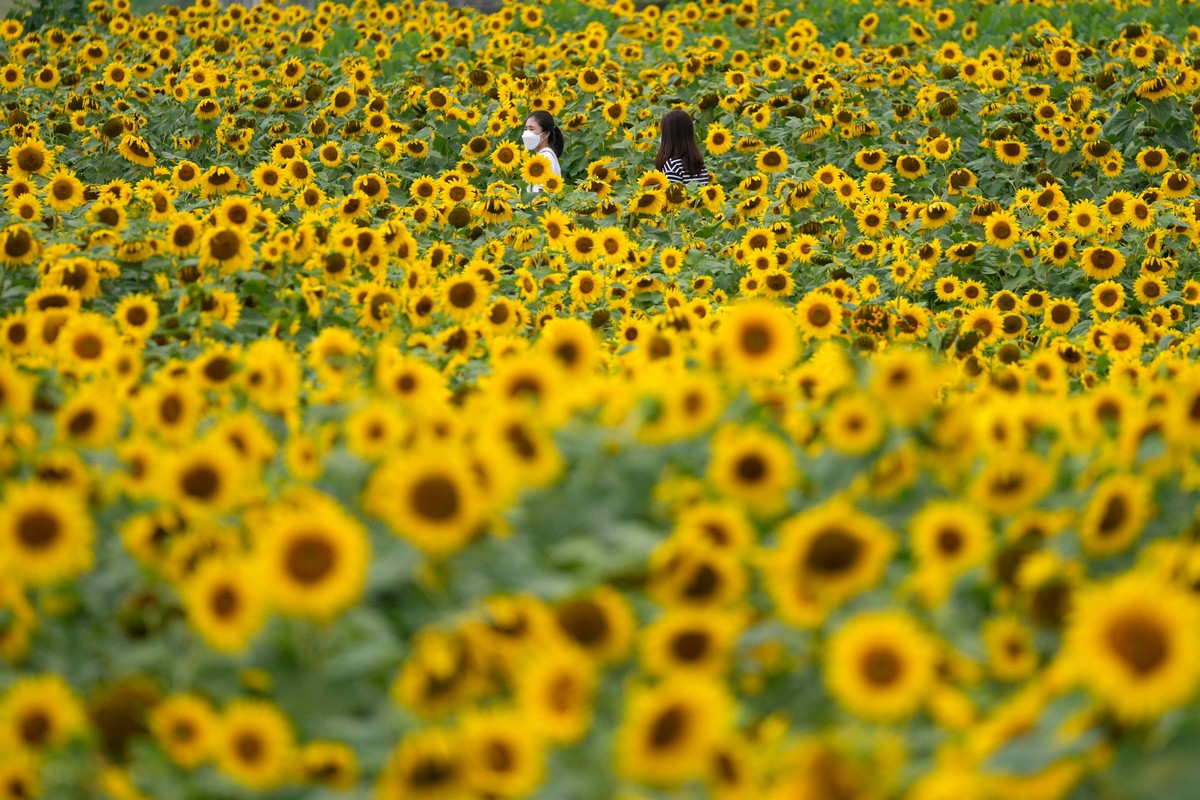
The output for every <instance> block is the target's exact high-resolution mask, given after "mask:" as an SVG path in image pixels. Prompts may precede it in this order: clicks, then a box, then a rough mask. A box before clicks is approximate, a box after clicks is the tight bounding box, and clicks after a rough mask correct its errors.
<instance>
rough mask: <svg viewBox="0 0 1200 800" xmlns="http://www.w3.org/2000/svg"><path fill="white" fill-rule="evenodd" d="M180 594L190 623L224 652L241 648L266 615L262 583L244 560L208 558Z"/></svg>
mask: <svg viewBox="0 0 1200 800" xmlns="http://www.w3.org/2000/svg"><path fill="white" fill-rule="evenodd" d="M182 594H183V598H184V605H185V607H186V609H187V614H188V621H189V623H190V624H191V626H192V627H193V628H194V629H195V630H196V631H197V632H198V633H199V634H200V635H201V636H203V637H204V639H205V641H207V642H208V644H209V645H210V646H211V647H212V648H213V649H215V650H219V651H221V652H224V653H239V652H241V651H243V650H245V649H246V645H247V644H248V643H249V642H250V640H251V639H252V638H253V637H254V635H255V634H256V633H258V630H259V628H261V627H262V624H263V621H264V619H265V617H266V611H267V609H266V599H265V597H264V587H263V586H262V584H261V582H260V581H259V580H258V577H257V573H256V572H255V570H254V569H252V566H251V565H250V564H249V563H248V562H242V561H236V560H229V559H219V558H212V559H208V560H206V561H204V562H203V564H202V565H201V566H200V568H199V569H198V570H197V571H196V573H195V574H194V575H193V576H192V577H191V578H190V579H189V580H188V582H187V584H186V585H185V586H184V587H183V589H182Z"/></svg>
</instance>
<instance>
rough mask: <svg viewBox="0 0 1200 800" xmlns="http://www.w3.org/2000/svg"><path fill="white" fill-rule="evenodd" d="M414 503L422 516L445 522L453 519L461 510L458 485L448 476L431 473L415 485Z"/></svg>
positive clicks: (413, 490) (413, 491) (413, 492)
mask: <svg viewBox="0 0 1200 800" xmlns="http://www.w3.org/2000/svg"><path fill="white" fill-rule="evenodd" d="M412 504H413V509H414V510H415V511H416V512H417V514H419V515H420V516H421V517H423V518H425V519H429V520H433V521H435V522H444V521H445V520H448V519H452V518H453V517H454V515H455V514H457V513H458V511H459V506H460V501H459V496H458V487H457V486H455V485H454V482H453V481H450V480H448V479H447V478H444V477H442V476H440V475H430V476H428V477H425V478H422V479H421V480H419V481H417V483H416V485H414V486H413V489H412Z"/></svg>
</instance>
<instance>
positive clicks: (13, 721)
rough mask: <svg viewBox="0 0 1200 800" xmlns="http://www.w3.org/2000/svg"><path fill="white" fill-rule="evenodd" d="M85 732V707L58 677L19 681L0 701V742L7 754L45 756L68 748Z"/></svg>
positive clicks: (33, 677)
mask: <svg viewBox="0 0 1200 800" xmlns="http://www.w3.org/2000/svg"><path fill="white" fill-rule="evenodd" d="M86 729H87V719H86V717H85V716H84V709H83V706H82V705H81V704H80V702H79V700H78V698H77V697H76V696H75V692H74V691H73V690H72V689H71V687H70V686H68V685H67V683H66V682H65V681H64V680H63V679H62V678H61V677H59V676H58V675H55V674H44V675H26V676H24V677H20V678H17V679H16V680H15V681H14V682H13V683H12V684H11V685H10V686H9V688H8V691H7V692H6V693H5V694H4V696H3V698H2V699H0V741H3V742H4V743H5V749H6V751H10V749H11V748H15V749H16V751H17V754H21V753H28V754H30V755H40V754H44V753H45V752H47V751H49V750H57V749H59V748H62V747H64V746H66V745H67V744H68V743H69V742H70V740H71V739H72V738H73V737H74V736H77V735H79V734H81V733H83V732H84V731H85V730H86ZM10 754H12V753H11V752H6V753H5V755H10Z"/></svg>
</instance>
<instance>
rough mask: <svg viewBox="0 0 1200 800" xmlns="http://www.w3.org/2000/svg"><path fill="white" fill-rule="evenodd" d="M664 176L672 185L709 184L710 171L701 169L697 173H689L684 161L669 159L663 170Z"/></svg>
mask: <svg viewBox="0 0 1200 800" xmlns="http://www.w3.org/2000/svg"><path fill="white" fill-rule="evenodd" d="M662 171H663V174H664V175H666V176H667V178H668V179H669V180H670V181H671V182H672V183H708V170H707V169H706V168H704V167H700V171H699V172H696V173H692V172H688V171H687V170H686V169H685V168H684V166H683V159H680V158H672V159H668V160H667V162H666V163H665V164H663V168H662Z"/></svg>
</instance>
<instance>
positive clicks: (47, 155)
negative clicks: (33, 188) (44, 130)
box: [8, 138, 54, 178]
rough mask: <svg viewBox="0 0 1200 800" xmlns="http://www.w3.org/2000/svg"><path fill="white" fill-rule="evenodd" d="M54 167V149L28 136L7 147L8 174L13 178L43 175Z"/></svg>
mask: <svg viewBox="0 0 1200 800" xmlns="http://www.w3.org/2000/svg"><path fill="white" fill-rule="evenodd" d="M53 168H54V151H53V150H51V149H50V148H48V147H46V145H45V144H43V143H42V142H41V141H40V140H38V139H36V138H29V139H26V140H25V141H23V142H20V143H17V144H13V145H11V146H10V147H9V148H8V174H9V177H13V178H31V177H33V176H34V175H39V176H45V175H46V174H48V173H49V172H50V171H51V170H52V169H53Z"/></svg>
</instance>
